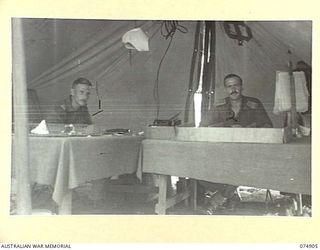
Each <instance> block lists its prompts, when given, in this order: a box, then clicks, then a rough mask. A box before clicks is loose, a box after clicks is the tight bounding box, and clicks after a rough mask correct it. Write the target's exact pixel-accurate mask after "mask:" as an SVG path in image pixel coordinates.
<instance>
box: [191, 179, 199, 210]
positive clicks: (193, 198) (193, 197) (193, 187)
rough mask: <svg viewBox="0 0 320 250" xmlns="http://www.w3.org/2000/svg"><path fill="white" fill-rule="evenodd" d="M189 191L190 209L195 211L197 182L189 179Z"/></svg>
mask: <svg viewBox="0 0 320 250" xmlns="http://www.w3.org/2000/svg"><path fill="white" fill-rule="evenodd" d="M190 185H191V187H190V189H191V204H192V209H193V210H194V211H195V210H197V192H198V190H197V188H198V187H197V180H195V179H190Z"/></svg>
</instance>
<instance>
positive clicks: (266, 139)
mask: <svg viewBox="0 0 320 250" xmlns="http://www.w3.org/2000/svg"><path fill="white" fill-rule="evenodd" d="M146 138H147V139H160V140H176V141H203V142H247V143H287V142H288V141H290V139H291V130H290V129H289V128H287V127H286V128H220V127H219V128H218V127H201V128H190V127H164V126H161V127H154V126H153V127H148V128H147V131H146Z"/></svg>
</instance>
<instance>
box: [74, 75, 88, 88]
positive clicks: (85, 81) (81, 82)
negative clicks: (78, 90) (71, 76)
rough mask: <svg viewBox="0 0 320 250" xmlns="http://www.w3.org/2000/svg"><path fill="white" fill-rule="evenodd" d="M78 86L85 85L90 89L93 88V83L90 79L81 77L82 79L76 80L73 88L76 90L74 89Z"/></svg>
mask: <svg viewBox="0 0 320 250" xmlns="http://www.w3.org/2000/svg"><path fill="white" fill-rule="evenodd" d="M78 84H85V85H88V86H90V87H91V86H92V83H91V82H90V81H89V80H88V79H86V78H84V77H80V78H78V79H76V80H74V82H73V83H72V88H73V89H74V87H75V86H76V85H78Z"/></svg>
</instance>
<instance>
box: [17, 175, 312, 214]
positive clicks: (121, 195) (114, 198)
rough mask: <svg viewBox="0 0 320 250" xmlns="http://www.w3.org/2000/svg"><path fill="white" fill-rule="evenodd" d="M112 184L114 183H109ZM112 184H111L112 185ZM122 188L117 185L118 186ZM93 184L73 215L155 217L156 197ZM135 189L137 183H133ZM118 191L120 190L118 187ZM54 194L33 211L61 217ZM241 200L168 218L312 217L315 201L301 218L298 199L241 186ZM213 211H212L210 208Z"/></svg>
mask: <svg viewBox="0 0 320 250" xmlns="http://www.w3.org/2000/svg"><path fill="white" fill-rule="evenodd" d="M108 182H110V181H108ZM108 184H110V183H108ZM117 184H119V182H118V183H117V181H114V185H117ZM176 184H177V178H172V185H171V188H170V189H169V190H170V191H169V193H170V194H175V192H176ZM93 185H94V184H93V183H90V182H89V183H86V184H85V185H82V186H81V187H78V188H76V189H75V190H74V192H73V201H72V214H74V215H93V214H99V215H101V214H105V215H110V214H134V215H139V214H140V215H153V214H155V212H154V208H155V204H156V202H157V199H156V198H155V195H154V194H152V193H133V192H110V191H109V190H108V189H107V188H105V187H103V185H102V188H100V190H98V192H99V195H98V196H97V195H93V194H94V193H97V190H95V188H94V187H93ZM133 185H134V183H133ZM115 187H116V186H115ZM51 192H52V190H51V189H50V187H48V186H41V185H40V186H38V187H35V188H34V189H33V192H32V202H33V203H32V204H33V209H36V210H39V209H40V211H41V210H43V209H44V210H43V211H45V210H48V211H51V212H52V213H53V214H57V212H58V210H57V206H56V204H55V203H54V202H53V201H52V199H51ZM237 193H238V195H239V198H240V199H239V200H238V201H237V202H235V203H234V204H233V206H231V207H224V206H218V207H215V209H212V206H210V198H208V199H207V200H205V202H204V203H201V204H198V207H197V209H196V210H193V209H191V207H190V206H186V204H185V202H181V203H180V204H177V205H176V206H174V207H172V208H169V209H168V210H167V214H168V215H240V216H311V197H303V198H304V199H303V209H302V210H303V213H302V214H299V208H298V203H297V202H296V200H297V199H296V196H295V195H294V196H292V195H288V194H281V193H280V192H279V191H274V190H270V194H271V195H268V196H267V190H266V189H259V188H253V187H244V186H240V187H238V189H237ZM11 203H12V204H11V205H12V206H11V214H15V205H14V204H15V200H14V196H13V197H12V202H11ZM210 207H211V209H208V208H210Z"/></svg>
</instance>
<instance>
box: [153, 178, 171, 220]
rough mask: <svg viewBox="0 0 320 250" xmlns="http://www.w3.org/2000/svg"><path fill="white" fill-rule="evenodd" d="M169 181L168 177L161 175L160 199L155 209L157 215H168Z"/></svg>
mask: <svg viewBox="0 0 320 250" xmlns="http://www.w3.org/2000/svg"><path fill="white" fill-rule="evenodd" d="M167 179H168V177H167V176H166V175H159V183H158V184H159V197H158V203H157V204H156V207H155V212H156V213H157V214H166V209H167V208H166V205H167V203H166V202H167Z"/></svg>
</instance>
